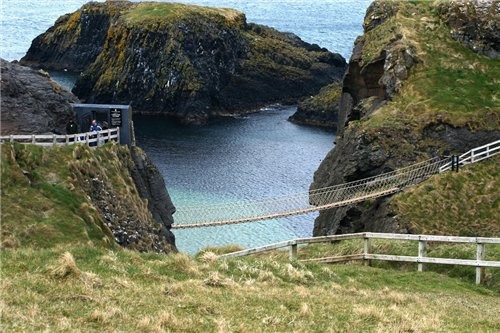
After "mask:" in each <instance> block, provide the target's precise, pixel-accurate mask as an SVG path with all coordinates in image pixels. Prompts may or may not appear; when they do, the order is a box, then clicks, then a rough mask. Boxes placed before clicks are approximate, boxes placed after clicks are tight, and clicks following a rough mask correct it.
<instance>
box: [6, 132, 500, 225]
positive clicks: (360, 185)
mask: <svg viewBox="0 0 500 333" xmlns="http://www.w3.org/2000/svg"><path fill="white" fill-rule="evenodd" d="M103 140H113V141H118V142H119V141H120V132H119V130H118V128H115V129H109V130H104V131H100V132H98V133H96V132H87V133H78V134H72V135H55V134H54V135H8V136H0V143H4V142H17V143H23V144H35V145H41V146H55V145H72V144H86V145H96V146H99V145H100V142H101V141H103ZM499 152H500V140H497V141H494V142H491V143H489V144H486V145H484V146H481V147H477V148H474V149H472V150H470V151H468V152H466V153H464V154H462V155H460V156H454V157H452V159H451V161H450V157H446V158H433V159H430V160H427V161H423V162H419V163H416V164H413V165H410V166H408V167H405V168H401V169H398V170H395V171H391V172H388V173H384V174H381V175H377V176H374V177H370V178H365V179H361V180H356V181H352V182H349V183H344V184H339V185H335V186H330V187H324V188H319V189H314V190H310V191H308V192H302V193H295V194H291V195H287V196H281V197H272V198H264V199H259V200H245V201H239V202H231V203H221V204H211V205H192V206H183V207H180V208H178V209H177V211H176V213H175V220H176V221H177V223H176V224H174V225H172V229H188V228H200V227H211V226H221V225H227V224H236V223H244V222H254V221H261V220H269V219H275V218H281V217H287V216H292V215H301V214H307V213H311V212H316V211H321V210H326V209H330V208H335V207H342V206H348V205H352V204H355V203H358V202H362V201H365V200H369V199H375V198H378V197H383V196H387V195H390V194H393V193H396V192H398V191H401V190H402V189H404V188H406V187H408V186H411V185H414V184H417V183H420V182H422V181H424V180H426V179H427V178H429V177H431V176H432V175H435V174H438V173H440V172H444V171H447V170H450V169H452V168H453V167H456V168H458V165H464V164H469V163H475V162H479V161H481V160H483V159H486V158H489V157H492V156H494V155H496V154H498V153H499Z"/></svg>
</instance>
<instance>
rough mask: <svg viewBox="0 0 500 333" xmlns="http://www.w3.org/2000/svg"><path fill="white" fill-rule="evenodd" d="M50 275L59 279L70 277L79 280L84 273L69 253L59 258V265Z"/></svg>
mask: <svg viewBox="0 0 500 333" xmlns="http://www.w3.org/2000/svg"><path fill="white" fill-rule="evenodd" d="M50 273H51V274H50V275H51V276H53V277H55V278H59V279H62V278H66V277H69V276H72V277H76V278H79V277H80V276H81V275H82V272H81V271H80V269H78V267H77V266H76V263H75V259H74V258H73V256H72V255H71V253H69V252H64V253H63V255H62V256H61V257H60V258H59V264H58V265H57V266H56V267H54V268H53V269H52V270H51V272H50Z"/></svg>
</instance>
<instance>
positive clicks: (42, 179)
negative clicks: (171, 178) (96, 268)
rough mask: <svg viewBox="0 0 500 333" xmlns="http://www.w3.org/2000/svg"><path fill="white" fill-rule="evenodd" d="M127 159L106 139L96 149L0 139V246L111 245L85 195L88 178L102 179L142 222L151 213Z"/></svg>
mask: <svg viewBox="0 0 500 333" xmlns="http://www.w3.org/2000/svg"><path fill="white" fill-rule="evenodd" d="M129 163H132V162H131V158H130V153H129V152H128V149H127V148H124V147H120V146H118V145H114V144H112V143H110V144H108V145H106V146H103V147H101V148H99V149H96V150H92V149H90V148H88V147H85V146H68V147H51V148H41V147H37V146H32V145H22V144H13V145H11V144H2V146H1V165H2V170H1V172H2V177H1V199H2V209H1V221H2V230H1V234H2V247H24V246H35V247H40V248H44V247H53V246H58V245H61V244H77V243H81V244H87V243H89V242H90V243H92V244H96V245H99V246H105V247H109V246H113V245H111V244H114V241H113V240H112V237H111V235H110V233H109V230H108V229H107V227H104V226H103V221H104V220H103V217H102V216H101V214H100V213H99V212H98V210H97V209H96V208H95V207H94V206H93V203H92V202H91V201H90V199H89V197H88V195H89V191H90V190H91V189H90V187H89V182H90V181H91V180H92V179H94V178H97V179H99V180H102V181H103V183H105V184H106V186H107V190H108V191H109V193H108V195H109V196H110V197H112V196H113V195H114V196H115V197H120V198H121V201H120V203H122V204H123V207H124V211H123V214H136V215H137V216H138V218H139V219H140V220H141V221H144V223H147V221H150V220H151V217H150V214H149V211H148V210H147V205H146V203H145V202H143V201H142V199H140V198H139V196H138V194H137V191H136V189H135V185H134V184H133V182H132V179H131V177H130V173H129V169H128V165H129ZM115 204H118V202H115ZM125 207H127V209H128V210H127V209H125ZM130 211H132V213H130Z"/></svg>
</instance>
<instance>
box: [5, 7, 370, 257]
mask: <svg viewBox="0 0 500 333" xmlns="http://www.w3.org/2000/svg"><path fill="white" fill-rule="evenodd" d="M85 2H86V1H77V0H64V1H62V0H61V1H55V0H51V1H49V0H40V1H36V0H28V1H18V0H16V1H14V0H2V1H1V13H0V22H1V26H0V29H1V30H0V36H1V38H0V57H2V58H4V59H7V60H15V59H20V58H21V57H22V56H24V54H25V53H26V51H27V50H28V48H29V46H30V44H31V40H33V38H35V37H36V36H37V35H39V34H40V33H42V32H44V31H45V30H46V29H48V28H49V27H50V26H51V25H52V24H53V23H54V22H55V20H56V19H57V18H58V17H59V16H60V15H63V14H65V13H69V12H72V11H74V10H76V9H78V8H79V7H80V6H81V5H82V4H84V3H85ZM176 2H184V3H193V4H199V5H205V6H217V7H229V8H236V9H239V10H241V11H243V12H245V14H246V16H247V21H249V22H255V23H260V24H265V25H268V26H272V27H274V28H276V29H278V30H281V31H288V32H293V33H295V34H297V35H298V36H299V37H301V38H302V39H303V40H305V41H307V42H310V43H316V44H318V45H320V46H322V47H326V48H328V49H329V50H331V51H334V52H338V53H340V54H341V55H342V56H344V57H345V58H346V59H348V58H349V56H350V53H351V50H352V45H353V42H354V39H355V38H356V36H358V35H360V34H361V33H362V27H361V24H362V22H363V17H364V13H365V11H366V8H367V7H368V5H369V4H370V2H371V1H370V0H357V1H347V0H321V1H314V0H312V1H307V0H288V1H284V0H276V1H272V0H271V1H264V0H254V1H246V0H231V1H223V0H192V1H186V0H180V1H176ZM51 74H52V76H53V77H54V78H55V79H56V80H58V81H60V82H61V83H63V84H64V85H65V86H67V87H71V85H72V82H73V81H74V79H75V78H76V75H68V74H67V73H51ZM295 109H296V107H294V106H279V105H274V106H269V107H267V108H264V109H262V110H261V111H260V112H257V113H254V114H251V115H248V116H245V117H236V118H226V119H219V120H216V121H213V122H211V123H210V124H209V125H208V126H205V127H202V128H186V127H180V126H178V125H176V124H175V123H173V122H171V121H169V120H168V119H165V118H161V117H160V118H159V117H138V116H136V117H134V123H135V128H136V134H137V141H138V145H140V146H141V147H142V148H143V149H144V150H145V151H146V152H147V153H148V154H149V156H150V157H151V158H152V159H153V161H154V162H155V163H156V164H157V166H158V167H159V169H160V171H161V173H162V174H163V175H164V177H165V181H166V183H167V187H168V189H169V192H170V195H171V197H172V200H173V202H174V204H175V205H176V206H177V207H179V208H180V207H182V206H183V205H193V204H209V203H221V202H231V201H239V200H243V199H245V200H251V199H262V198H266V197H273V196H277V195H286V194H292V193H297V192H304V191H307V189H308V188H309V185H310V183H311V181H312V178H313V174H314V171H315V170H316V169H317V167H318V166H319V164H320V162H321V160H322V159H323V158H324V157H325V156H326V154H327V152H328V151H329V150H330V149H331V148H332V147H333V142H334V139H335V134H334V133H333V132H331V131H327V130H322V129H317V128H312V127H305V126H298V125H294V124H292V123H290V122H288V121H287V118H288V117H289V116H290V115H291V114H293V112H294V111H295ZM315 216H316V214H309V215H304V216H296V217H290V218H284V219H278V220H271V221H260V222H252V223H247V224H241V225H232V226H223V227H212V228H201V229H189V230H176V231H175V234H176V237H177V246H178V248H179V249H180V250H181V251H185V252H189V253H195V252H196V251H198V250H200V249H202V248H203V247H206V246H215V245H227V244H239V245H241V246H243V247H251V246H259V245H264V244H268V243H271V242H278V241H282V240H287V239H290V238H295V237H304V236H310V235H311V233H312V227H313V222H314V218H315ZM174 218H175V216H174Z"/></svg>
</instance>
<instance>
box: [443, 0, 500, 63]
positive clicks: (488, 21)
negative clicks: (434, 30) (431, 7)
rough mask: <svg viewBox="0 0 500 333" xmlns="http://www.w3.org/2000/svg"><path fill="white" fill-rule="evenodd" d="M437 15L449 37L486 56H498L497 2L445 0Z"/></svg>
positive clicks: (499, 12) (499, 8)
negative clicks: (446, 26) (445, 26)
mask: <svg viewBox="0 0 500 333" xmlns="http://www.w3.org/2000/svg"><path fill="white" fill-rule="evenodd" d="M440 16H441V18H442V19H443V21H444V22H446V23H447V24H448V26H449V27H450V34H451V36H452V37H453V38H454V39H456V40H457V41H459V42H461V43H462V44H464V45H466V46H467V47H468V48H470V49H471V50H473V51H474V52H477V53H479V54H482V55H485V56H487V57H490V58H497V57H498V56H499V55H500V1H499V0H456V1H450V2H445V3H444V4H443V5H442V6H441V8H440Z"/></svg>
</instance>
